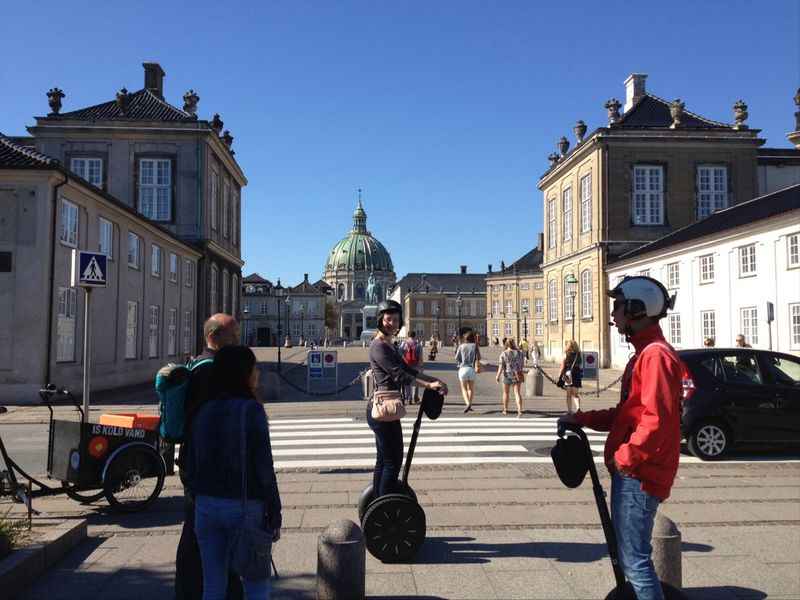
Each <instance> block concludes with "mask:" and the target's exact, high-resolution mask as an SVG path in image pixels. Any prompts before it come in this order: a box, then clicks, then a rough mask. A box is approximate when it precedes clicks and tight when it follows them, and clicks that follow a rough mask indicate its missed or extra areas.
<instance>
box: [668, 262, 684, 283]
mask: <svg viewBox="0 0 800 600" xmlns="http://www.w3.org/2000/svg"><path fill="white" fill-rule="evenodd" d="M680 286H681V264H680V263H669V264H668V265H667V287H668V288H670V289H675V288H679V287H680Z"/></svg>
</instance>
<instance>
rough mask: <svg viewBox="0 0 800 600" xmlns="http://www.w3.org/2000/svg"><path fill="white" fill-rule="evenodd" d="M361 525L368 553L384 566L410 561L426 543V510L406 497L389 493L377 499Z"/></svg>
mask: <svg viewBox="0 0 800 600" xmlns="http://www.w3.org/2000/svg"><path fill="white" fill-rule="evenodd" d="M361 526H362V528H363V530H364V538H365V541H366V545H367V550H369V553H370V554H372V556H374V557H375V558H377V559H379V560H381V561H383V562H385V563H398V562H406V561H409V560H411V559H412V558H414V556H416V554H417V552H418V551H419V549H420V547H421V546H422V543H423V542H424V541H425V511H424V510H422V507H421V506H420V505H419V503H418V502H417V501H416V500H413V499H412V498H409V497H408V496H406V495H404V494H387V495H385V496H381V497H380V498H378V499H377V500H375V502H373V503H372V504H370V506H369V508H368V509H367V512H366V514H365V515H364V520H363V521H362V523H361Z"/></svg>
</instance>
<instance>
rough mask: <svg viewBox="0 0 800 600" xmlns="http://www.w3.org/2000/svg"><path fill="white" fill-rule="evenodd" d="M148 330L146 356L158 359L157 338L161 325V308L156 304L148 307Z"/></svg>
mask: <svg viewBox="0 0 800 600" xmlns="http://www.w3.org/2000/svg"><path fill="white" fill-rule="evenodd" d="M149 317H150V319H149V322H148V325H149V327H148V329H149V335H148V338H147V348H148V352H147V356H148V358H157V357H158V337H159V335H158V334H159V327H160V325H161V307H160V306H158V305H157V304H152V305H150V311H149Z"/></svg>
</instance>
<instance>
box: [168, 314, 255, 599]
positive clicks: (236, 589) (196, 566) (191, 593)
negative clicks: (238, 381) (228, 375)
mask: <svg viewBox="0 0 800 600" xmlns="http://www.w3.org/2000/svg"><path fill="white" fill-rule="evenodd" d="M239 335H240V330H239V323H237V322H236V319H234V318H233V317H232V316H230V315H227V314H225V313H217V314H215V315H212V316H211V317H209V318H208V320H206V322H205V324H204V325H203V338H204V339H205V348H204V350H203V352H202V353H201V354H200V355H199V356H197V357H196V358H195V359H194V360H193V361H191V362H190V365H189V366H190V368H191V369H192V373H191V376H190V379H189V387H188V390H187V393H186V404H185V406H184V436H183V443H181V445H180V448H179V450H178V460H177V461H176V462H177V464H178V466H179V467H180V471H179V476H180V479H181V483H182V484H183V507H184V519H183V528H182V529H181V537H180V540H179V541H178V548H177V551H176V553H175V598H176V600H197V599H198V598H201V597H202V596H203V569H202V563H201V560H200V549H199V547H198V545H197V537H196V535H195V501H194V498H195V494H194V491H193V490H192V487H191V484H190V482H189V481H188V479H187V477H186V470H185V463H186V458H187V456H188V453H189V451H190V448H191V441H192V440H191V431H192V425H193V422H194V418H195V415H197V412H198V411H199V410H200V409H201V408H202V407H203V406H204V405H205V404H206V402H208V401H209V399H211V398H213V397H214V392H213V390H212V381H211V373H212V367H213V359H214V358H215V356H216V354H217V352H219V351H220V350H221V349H222V348H225V347H226V346H232V345H235V344H238V343H239ZM209 359H212V360H209ZM195 365H196V366H195ZM240 598H242V585H241V582H240V581H239V578H238V577H236V575H235V574H234V573H230V574H229V578H228V600H238V599H240Z"/></svg>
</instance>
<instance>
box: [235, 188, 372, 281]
mask: <svg viewBox="0 0 800 600" xmlns="http://www.w3.org/2000/svg"><path fill="white" fill-rule="evenodd" d="M240 207H241V192H239V190H237V189H236V188H235V187H234V190H233V208H232V210H233V214H232V215H231V230H232V233H231V237H232V239H233V245H234V246H238V245H239V222H240V216H239V210H240ZM379 297H380V296H379Z"/></svg>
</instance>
